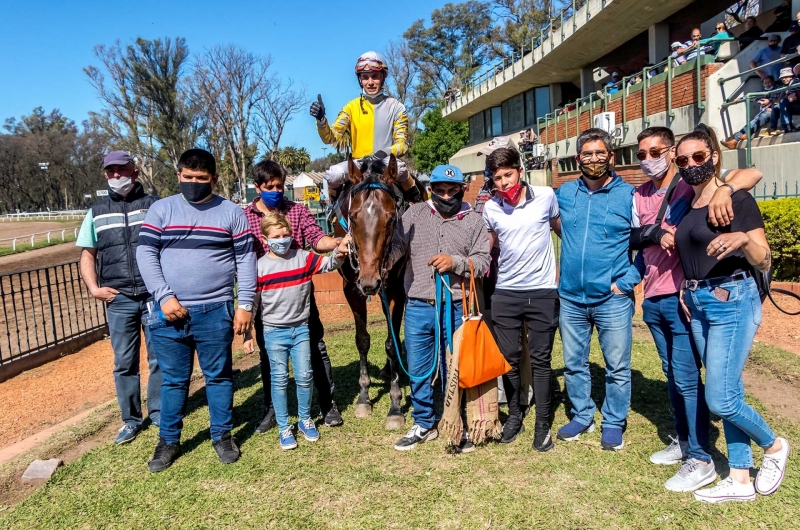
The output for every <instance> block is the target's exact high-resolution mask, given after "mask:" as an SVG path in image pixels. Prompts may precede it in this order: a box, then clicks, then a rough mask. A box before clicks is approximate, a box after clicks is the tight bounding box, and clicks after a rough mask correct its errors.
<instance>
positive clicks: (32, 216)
mask: <svg viewBox="0 0 800 530" xmlns="http://www.w3.org/2000/svg"><path fill="white" fill-rule="evenodd" d="M87 211H88V210H63V211H58V212H23V213H8V214H5V215H0V222H10V221H31V220H33V221H41V220H51V221H64V220H74V219H83V218H84V217H86V212H87Z"/></svg>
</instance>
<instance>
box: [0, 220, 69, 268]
mask: <svg viewBox="0 0 800 530" xmlns="http://www.w3.org/2000/svg"><path fill="white" fill-rule="evenodd" d="M45 224H50V223H45ZM0 228H4V227H3V226H2V224H0ZM80 255H81V249H80V248H78V247H76V246H75V243H74V242H72V243H64V244H63V245H53V246H52V247H45V248H39V249H34V250H29V251H27V252H20V253H19V254H11V255H10V256H2V257H0V274H8V273H9V272H17V271H22V270H27V269H36V268H39V267H49V266H50V265H56V264H58V263H64V262H66V261H75V260H76V259H78V258H79V257H80Z"/></svg>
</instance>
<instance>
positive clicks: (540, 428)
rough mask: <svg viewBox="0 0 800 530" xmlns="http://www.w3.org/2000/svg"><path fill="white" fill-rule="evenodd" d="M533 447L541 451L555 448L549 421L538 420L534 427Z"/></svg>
mask: <svg viewBox="0 0 800 530" xmlns="http://www.w3.org/2000/svg"><path fill="white" fill-rule="evenodd" d="M533 448H534V449H536V450H537V451H541V452H545V451H549V450H550V449H552V448H553V437H552V436H550V425H549V424H548V423H547V422H544V421H542V422H539V421H537V422H536V426H535V427H534V428H533Z"/></svg>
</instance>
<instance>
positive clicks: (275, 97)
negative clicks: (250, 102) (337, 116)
mask: <svg viewBox="0 0 800 530" xmlns="http://www.w3.org/2000/svg"><path fill="white" fill-rule="evenodd" d="M305 106H306V92H305V89H303V88H300V89H295V88H294V83H293V82H292V80H291V79H289V80H288V81H286V82H285V83H284V82H283V81H282V80H281V79H280V78H279V77H278V76H277V75H273V76H272V77H271V78H270V79H268V80H267V82H266V84H265V88H264V93H263V98H262V99H261V100H260V101H258V102H257V103H256V106H255V112H256V117H257V118H258V121H257V123H256V126H255V128H254V132H255V135H256V137H257V138H258V140H259V141H260V142H261V145H262V146H263V148H264V152H265V153H268V156H269V157H273V156H274V153H275V152H276V151H277V150H278V146H279V145H280V141H281V137H282V136H283V132H284V130H285V129H286V124H287V123H289V122H290V121H291V119H292V116H294V115H295V114H297V112H299V111H300V110H301V109H302V108H304V107H305Z"/></svg>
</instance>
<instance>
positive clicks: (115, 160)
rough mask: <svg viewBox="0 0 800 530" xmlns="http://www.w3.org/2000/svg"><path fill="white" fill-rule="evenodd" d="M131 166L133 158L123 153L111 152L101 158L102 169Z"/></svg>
mask: <svg viewBox="0 0 800 530" xmlns="http://www.w3.org/2000/svg"><path fill="white" fill-rule="evenodd" d="M125 164H133V157H132V156H131V155H129V154H128V153H126V152H125V151H111V152H110V153H108V154H107V155H106V156H105V158H103V169H105V168H107V167H108V166H124V165H125Z"/></svg>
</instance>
